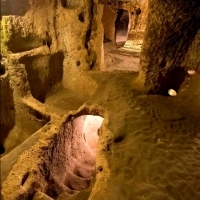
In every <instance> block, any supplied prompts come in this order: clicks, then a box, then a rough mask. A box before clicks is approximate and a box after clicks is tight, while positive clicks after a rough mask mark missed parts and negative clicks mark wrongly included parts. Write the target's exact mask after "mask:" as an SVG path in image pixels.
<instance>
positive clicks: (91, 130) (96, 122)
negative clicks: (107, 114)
mask: <svg viewBox="0 0 200 200" xmlns="http://www.w3.org/2000/svg"><path fill="white" fill-rule="evenodd" d="M103 120H104V118H102V117H100V116H94V115H82V116H80V117H77V118H75V119H74V120H73V121H72V122H71V123H70V124H68V128H70V127H71V128H72V132H71V133H70V134H68V138H67V143H66V159H67V166H66V169H67V171H66V175H65V181H64V184H65V186H66V187H68V188H69V189H70V190H76V191H81V190H83V189H86V188H88V187H89V185H90V181H91V179H92V177H93V175H94V172H95V169H96V164H95V163H96V153H97V146H98V140H99V133H100V132H101V130H100V128H101V125H102V123H103Z"/></svg>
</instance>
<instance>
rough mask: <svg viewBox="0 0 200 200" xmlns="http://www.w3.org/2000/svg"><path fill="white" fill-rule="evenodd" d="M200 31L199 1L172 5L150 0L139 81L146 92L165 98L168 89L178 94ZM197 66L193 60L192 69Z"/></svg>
mask: <svg viewBox="0 0 200 200" xmlns="http://www.w3.org/2000/svg"><path fill="white" fill-rule="evenodd" d="M199 29H200V7H199V4H198V2H197V1H193V0H188V1H173V2H170V3H169V2H168V1H160V0H149V13H148V21H147V28H146V33H145V37H144V44H143V50H142V55H141V70H140V75H139V79H138V81H139V82H141V83H142V84H143V85H145V86H146V87H147V91H149V92H150V93H157V94H158V93H159V94H166V93H167V91H168V89H170V88H172V89H175V90H177V89H178V88H179V87H180V85H181V83H182V82H183V81H184V78H185V74H184V68H183V67H182V64H183V63H184V58H185V59H186V60H187V58H186V56H188V55H187V52H188V53H189V52H190V50H189V48H190V47H191V48H193V49H195V47H192V46H191V45H192V42H193V41H194V40H196V42H198V35H197V32H198V30H199ZM195 36H196V39H195ZM196 42H194V43H196ZM193 46H194V45H193ZM191 51H192V50H191ZM192 52H195V50H194V51H192ZM189 54H190V55H191V52H190V53H189ZM193 54H195V53H193ZM195 56H196V55H195ZM198 57H199V56H198ZM198 62H199V61H198V58H197V60H196V59H193V63H192V64H193V66H194V65H195V66H197V65H198V64H199V63H198ZM175 79H176V80H175Z"/></svg>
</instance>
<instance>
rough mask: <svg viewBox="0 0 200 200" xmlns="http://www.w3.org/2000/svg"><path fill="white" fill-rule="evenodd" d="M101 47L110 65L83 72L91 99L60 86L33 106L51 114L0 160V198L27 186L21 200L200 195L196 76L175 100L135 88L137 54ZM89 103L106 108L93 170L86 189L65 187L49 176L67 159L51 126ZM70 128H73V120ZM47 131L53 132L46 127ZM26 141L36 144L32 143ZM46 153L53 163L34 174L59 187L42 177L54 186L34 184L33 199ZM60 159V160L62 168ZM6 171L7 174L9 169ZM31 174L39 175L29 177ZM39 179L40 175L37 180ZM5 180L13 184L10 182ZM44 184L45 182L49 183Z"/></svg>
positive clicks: (186, 198)
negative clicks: (93, 86)
mask: <svg viewBox="0 0 200 200" xmlns="http://www.w3.org/2000/svg"><path fill="white" fill-rule="evenodd" d="M106 51H108V52H109V53H110V54H106V57H105V60H106V62H107V64H108V66H109V67H107V69H106V70H105V71H102V72H89V73H88V76H90V77H92V79H93V80H94V81H96V82H97V83H98V88H97V90H96V92H95V93H94V95H93V96H92V97H90V98H89V97H88V96H85V97H83V96H80V94H79V92H78V91H69V90H68V89H63V90H61V91H60V92H58V93H56V94H54V95H52V96H50V97H49V98H47V99H46V102H45V103H44V104H39V105H40V109H45V110H46V112H47V113H48V114H49V115H50V116H51V122H50V123H48V127H46V128H45V129H44V130H42V131H43V132H41V133H37V134H40V136H38V135H37V137H34V134H33V135H32V138H30V139H31V140H32V141H31V142H32V144H29V147H27V146H26V148H25V146H24V145H25V143H28V140H26V141H25V142H24V143H23V144H22V145H21V146H18V149H17V150H16V151H15V150H13V151H12V152H11V153H10V154H8V155H7V156H4V157H3V158H2V159H1V162H2V173H4V179H3V180H4V182H3V184H2V194H3V197H4V199H5V200H7V199H13V197H14V196H15V195H17V194H18V195H19V194H20V195H22V193H23V192H24V191H26V193H28V192H27V191H29V192H30V194H31V196H27V194H26V195H25V194H24V193H23V194H24V195H25V196H24V198H23V199H28V198H29V197H31V198H34V199H35V200H36V199H57V200H62V199H63V200H64V199H70V200H86V199H89V200H100V199H101V200H102V199H104V200H111V199H112V200H144V199H145V200H161V199H163V200H164V199H165V200H199V199H200V85H199V80H200V74H199V73H196V74H194V75H191V76H189V75H188V77H187V78H186V80H185V82H184V83H183V84H182V86H181V88H180V89H179V91H177V94H178V95H177V96H175V97H171V96H159V95H145V93H144V92H143V90H142V88H140V87H139V86H138V85H137V83H136V82H134V81H133V80H135V79H136V78H137V76H138V73H137V72H135V71H138V63H139V61H138V59H139V58H137V57H131V55H132V54H131V53H130V54H129V55H123V53H120V55H118V54H116V53H117V52H119V50H118V49H116V48H115V47H113V46H112V45H111V44H108V43H106V44H105V52H106ZM137 55H138V54H137ZM125 58H126V59H125ZM112 60H114V61H112ZM112 62H113V64H111V63H112ZM131 62H132V63H134V62H135V64H134V65H133V64H131ZM116 70H117V71H116ZM122 70H125V71H126V72H122ZM112 71H113V72H112ZM84 103H85V104H84ZM83 104H84V105H83ZM93 105H98V107H99V108H101V109H102V110H104V111H105V113H107V115H105V114H99V115H103V117H104V118H105V122H104V123H103V125H102V134H101V135H100V137H99V138H100V139H99V144H98V150H97V156H96V172H95V174H94V176H93V178H92V179H91V183H90V186H89V188H88V189H82V190H81V189H74V188H73V187H72V188H69V184H68V183H66V181H64V182H62V181H63V180H62V176H61V177H60V179H56V178H55V177H54V175H52V174H55V173H58V172H59V171H60V173H61V174H62V173H63V174H65V173H66V172H63V170H64V169H65V166H68V165H67V164H66V162H67V163H68V164H69V162H70V160H67V159H65V154H66V153H65V151H64V150H63V148H62V145H64V144H65V139H62V138H59V135H63V134H64V133H58V127H59V126H61V124H59V123H61V122H62V123H63V117H66V113H67V112H69V111H70V110H73V111H76V110H78V109H79V107H81V106H82V109H83V108H84V107H85V106H87V107H92V106H93ZM97 110H98V109H97ZM98 112H99V113H101V112H100V111H98ZM80 115H81V114H80ZM59 121H60V122H59ZM58 122H59V123H58ZM55 124H57V125H55ZM67 126H68V125H67ZM55 127H56V128H55ZM70 127H73V124H72V126H70ZM50 129H52V130H51V131H50V132H49V131H48V130H50ZM60 130H61V129H60ZM56 131H57V132H56ZM53 132H54V134H57V136H56V137H57V139H54V137H51V138H48V139H45V137H46V138H47V137H50V135H49V136H48V134H50V133H53ZM55 132H56V133H55ZM61 132H62V131H61ZM67 135H68V134H67ZM38 138H40V139H38ZM33 141H35V142H37V141H39V142H38V143H36V145H35V146H34V145H33ZM48 141H57V143H59V142H60V143H59V144H60V146H59V145H58V148H57V147H51V151H49V150H48V152H47V153H45V152H46V151H47V150H46V149H47V148H46V149H45V148H43V147H42V145H43V144H45V145H47V143H48ZM32 145H33V146H32ZM31 146H32V147H31ZM23 148H24V149H23ZM37 148H41V152H43V153H42V155H40V154H39V155H40V156H39V157H37V154H36V153H37V151H36V149H37ZM48 148H50V147H48ZM25 149H28V150H27V151H25V152H24V153H23V154H22V156H20V159H19V160H18V161H17V159H18V156H16V154H17V153H16V152H17V151H19V152H21V153H22V152H23V151H24V150H25ZM21 153H18V154H19V155H20V154H21ZM76 153H78V149H76ZM11 155H12V156H15V160H16V161H17V162H16V164H15V165H14V166H12V165H13V164H14V163H13V160H10V159H11V158H13V157H12V156H11ZM30 155H31V156H30ZM66 155H67V154H66ZM45 156H46V157H45ZM63 156H64V157H63ZM47 157H48V158H49V159H50V160H51V162H52V163H54V164H52V166H53V167H52V168H51V164H49V165H47V166H42V169H43V170H42V171H43V172H41V173H44V171H45V172H47V171H48V172H49V171H50V174H51V175H49V176H52V177H53V178H52V180H53V181H54V182H55V183H58V182H59V183H60V184H61V185H62V187H61V186H60V185H56V184H55V183H54V184H53V183H51V184H50V181H49V184H50V185H51V186H52V184H53V187H52V188H53V190H54V193H53V192H52V191H51V192H49V190H48V192H45V190H40V189H38V190H39V191H40V192H39V193H37V195H36V194H35V196H34V193H33V189H32V190H31V189H30V188H34V187H37V186H35V185H34V184H36V183H37V181H41V180H43V179H42V178H41V180H40V179H39V178H38V177H39V175H38V172H35V168H34V165H35V163H39V162H41V160H43V159H44V160H45V159H46V158H47ZM62 159H64V160H65V165H62V162H61V160H62ZM24 160H26V165H24ZM59 160H60V162H58V161H59ZM86 160H87V158H86ZM55 166H56V167H55ZM11 168H12V173H9V171H10V170H9V169H11ZM27 171H28V172H29V177H30V179H28V181H27V183H26V184H24V182H25V181H24V182H23V184H22V185H21V181H20V180H21V178H20V177H24V174H25V172H27ZM8 174H9V175H8ZM36 174H37V176H36ZM7 175H8V176H7ZM6 176H7V177H6ZM34 176H36V177H37V178H38V180H37V179H34V178H33V177H34ZM45 176H46V175H45V174H43V176H42V177H45ZM63 176H64V175H63ZM36 180H37V181H36ZM78 180H79V181H80V179H78ZM11 181H13V184H9V183H10V182H11ZM34 181H36V182H34ZM43 181H44V182H45V180H43ZM41 182H42V181H41ZM46 182H48V180H46ZM46 182H45V184H48V183H46ZM77 184H78V183H77ZM23 185H24V186H23ZM36 185H37V184H36ZM38 188H40V187H38ZM11 191H12V192H11ZM55 191H57V195H55ZM58 191H59V192H58ZM79 191H80V192H79ZM31 192H32V193H31ZM45 193H46V195H45ZM22 196H23V195H22ZM22 196H21V199H22ZM33 196H34V197H33ZM50 197H51V198H50Z"/></svg>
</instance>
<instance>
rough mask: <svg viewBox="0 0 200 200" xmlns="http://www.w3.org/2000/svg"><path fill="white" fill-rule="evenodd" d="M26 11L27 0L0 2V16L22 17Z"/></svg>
mask: <svg viewBox="0 0 200 200" xmlns="http://www.w3.org/2000/svg"><path fill="white" fill-rule="evenodd" d="M28 10H29V3H28V1H27V0H4V1H2V0H1V16H7V15H18V16H23V15H25V14H26V12H27V11H28Z"/></svg>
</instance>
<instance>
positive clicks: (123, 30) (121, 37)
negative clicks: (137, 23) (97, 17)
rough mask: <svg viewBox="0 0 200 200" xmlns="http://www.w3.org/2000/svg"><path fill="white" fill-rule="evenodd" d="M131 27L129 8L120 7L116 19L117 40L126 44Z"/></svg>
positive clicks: (121, 43)
mask: <svg viewBox="0 0 200 200" xmlns="http://www.w3.org/2000/svg"><path fill="white" fill-rule="evenodd" d="M128 29H129V12H128V10H124V9H119V10H118V11H117V18H116V21H115V42H116V43H117V44H120V45H124V44H125V42H126V40H127V38H128Z"/></svg>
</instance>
